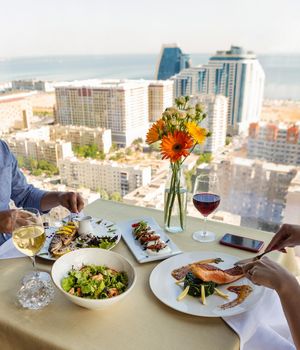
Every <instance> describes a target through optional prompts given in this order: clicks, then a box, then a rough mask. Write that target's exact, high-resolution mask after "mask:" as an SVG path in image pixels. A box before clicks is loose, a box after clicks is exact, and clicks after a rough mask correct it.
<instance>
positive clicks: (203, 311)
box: [149, 252, 266, 317]
mask: <svg viewBox="0 0 300 350" xmlns="http://www.w3.org/2000/svg"><path fill="white" fill-rule="evenodd" d="M209 258H221V259H222V260H224V262H220V263H219V264H217V265H215V264H214V265H215V266H217V267H219V268H221V269H227V268H230V267H233V264H234V263H235V262H236V261H238V260H239V258H237V257H235V256H232V255H228V254H224V253H218V252H190V253H184V254H180V255H178V256H174V257H172V258H169V259H167V260H165V261H163V262H161V263H160V264H159V265H157V266H156V267H155V268H154V269H153V271H152V273H151V275H150V280H149V282H150V288H151V290H152V292H153V293H154V295H155V296H156V297H157V298H158V299H159V300H160V301H161V302H163V303H164V304H166V305H168V306H169V307H171V308H172V309H175V310H177V311H180V312H183V313H186V314H189V315H194V316H205V317H226V316H232V315H237V314H241V313H243V312H245V311H248V310H250V309H252V308H253V306H254V305H255V304H256V303H257V302H258V301H259V300H260V299H261V298H262V297H263V295H264V293H265V290H266V289H265V288H264V287H260V286H256V285H254V284H253V283H251V282H250V281H249V280H248V279H247V278H245V277H244V278H241V279H239V280H237V281H235V282H232V283H228V284H225V285H219V286H218V289H219V290H221V291H222V292H223V293H226V294H228V295H229V299H224V298H221V297H219V296H217V295H214V294H213V295H210V296H207V297H206V305H203V304H202V303H201V301H200V298H197V297H192V296H190V295H187V296H186V297H185V298H183V299H182V300H180V301H177V299H176V298H177V297H178V295H179V294H180V293H181V292H182V290H183V289H182V287H181V286H180V285H177V284H176V283H175V282H176V280H175V278H173V277H172V275H171V272H172V271H173V270H174V269H177V268H179V267H181V266H184V265H187V264H191V263H193V262H196V261H199V260H204V259H209ZM243 284H246V285H250V286H251V287H252V289H253V290H252V292H251V293H250V295H249V296H248V297H247V298H246V299H245V300H244V301H243V302H242V303H241V304H240V305H237V306H234V307H232V308H229V309H226V310H222V309H221V308H220V305H222V304H226V303H228V302H229V301H232V300H234V299H236V297H237V294H235V293H232V292H229V291H228V290H227V287H229V286H238V285H243Z"/></svg>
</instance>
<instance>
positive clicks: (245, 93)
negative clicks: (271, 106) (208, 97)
mask: <svg viewBox="0 0 300 350" xmlns="http://www.w3.org/2000/svg"><path fill="white" fill-rule="evenodd" d="M171 79H173V80H174V95H175V97H178V96H186V95H198V94H222V95H224V96H226V97H227V98H228V111H227V133H230V134H234V133H238V132H245V131H247V128H248V125H249V123H251V122H256V121H258V120H259V118H260V113H261V108H262V100H263V91H264V81H265V74H264V71H263V68H262V66H261V65H260V63H259V61H258V59H257V57H256V55H255V54H254V53H253V52H251V51H245V50H244V49H243V48H242V47H238V46H231V48H230V50H228V51H217V52H216V54H215V55H214V56H212V57H211V58H210V59H209V62H208V64H205V65H201V66H198V67H191V68H188V69H184V70H182V71H181V72H180V73H179V74H177V75H175V76H174V77H173V78H171Z"/></svg>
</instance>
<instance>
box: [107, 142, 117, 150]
mask: <svg viewBox="0 0 300 350" xmlns="http://www.w3.org/2000/svg"><path fill="white" fill-rule="evenodd" d="M117 150H118V146H117V144H116V143H114V142H113V143H112V145H111V147H110V150H109V152H115V151H117Z"/></svg>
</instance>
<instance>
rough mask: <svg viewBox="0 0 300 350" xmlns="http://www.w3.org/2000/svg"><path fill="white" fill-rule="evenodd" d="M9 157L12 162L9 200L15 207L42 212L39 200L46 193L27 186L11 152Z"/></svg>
mask: <svg viewBox="0 0 300 350" xmlns="http://www.w3.org/2000/svg"><path fill="white" fill-rule="evenodd" d="M10 156H11V160H12V168H11V169H12V174H11V179H12V181H11V199H12V200H13V201H14V202H15V204H16V206H17V207H23V208H25V207H27V208H36V209H38V210H41V211H43V210H42V208H41V200H42V198H43V196H44V195H45V194H47V193H48V192H47V191H43V190H40V189H38V188H35V187H34V186H33V185H29V184H28V183H27V181H26V178H25V176H24V174H23V173H22V172H21V170H20V169H19V167H18V162H17V160H16V158H15V156H14V155H13V154H12V153H11V152H10ZM45 210H47V209H45Z"/></svg>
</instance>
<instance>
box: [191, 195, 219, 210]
mask: <svg viewBox="0 0 300 350" xmlns="http://www.w3.org/2000/svg"><path fill="white" fill-rule="evenodd" d="M220 200H221V198H220V196H218V195H217V194H213V193H207V192H202V193H197V194H195V195H194V196H193V203H194V206H195V207H196V208H197V209H198V210H199V211H200V213H201V214H202V215H203V216H208V215H209V214H211V213H212V212H213V211H214V210H215V209H217V207H218V205H219V204H220Z"/></svg>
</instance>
